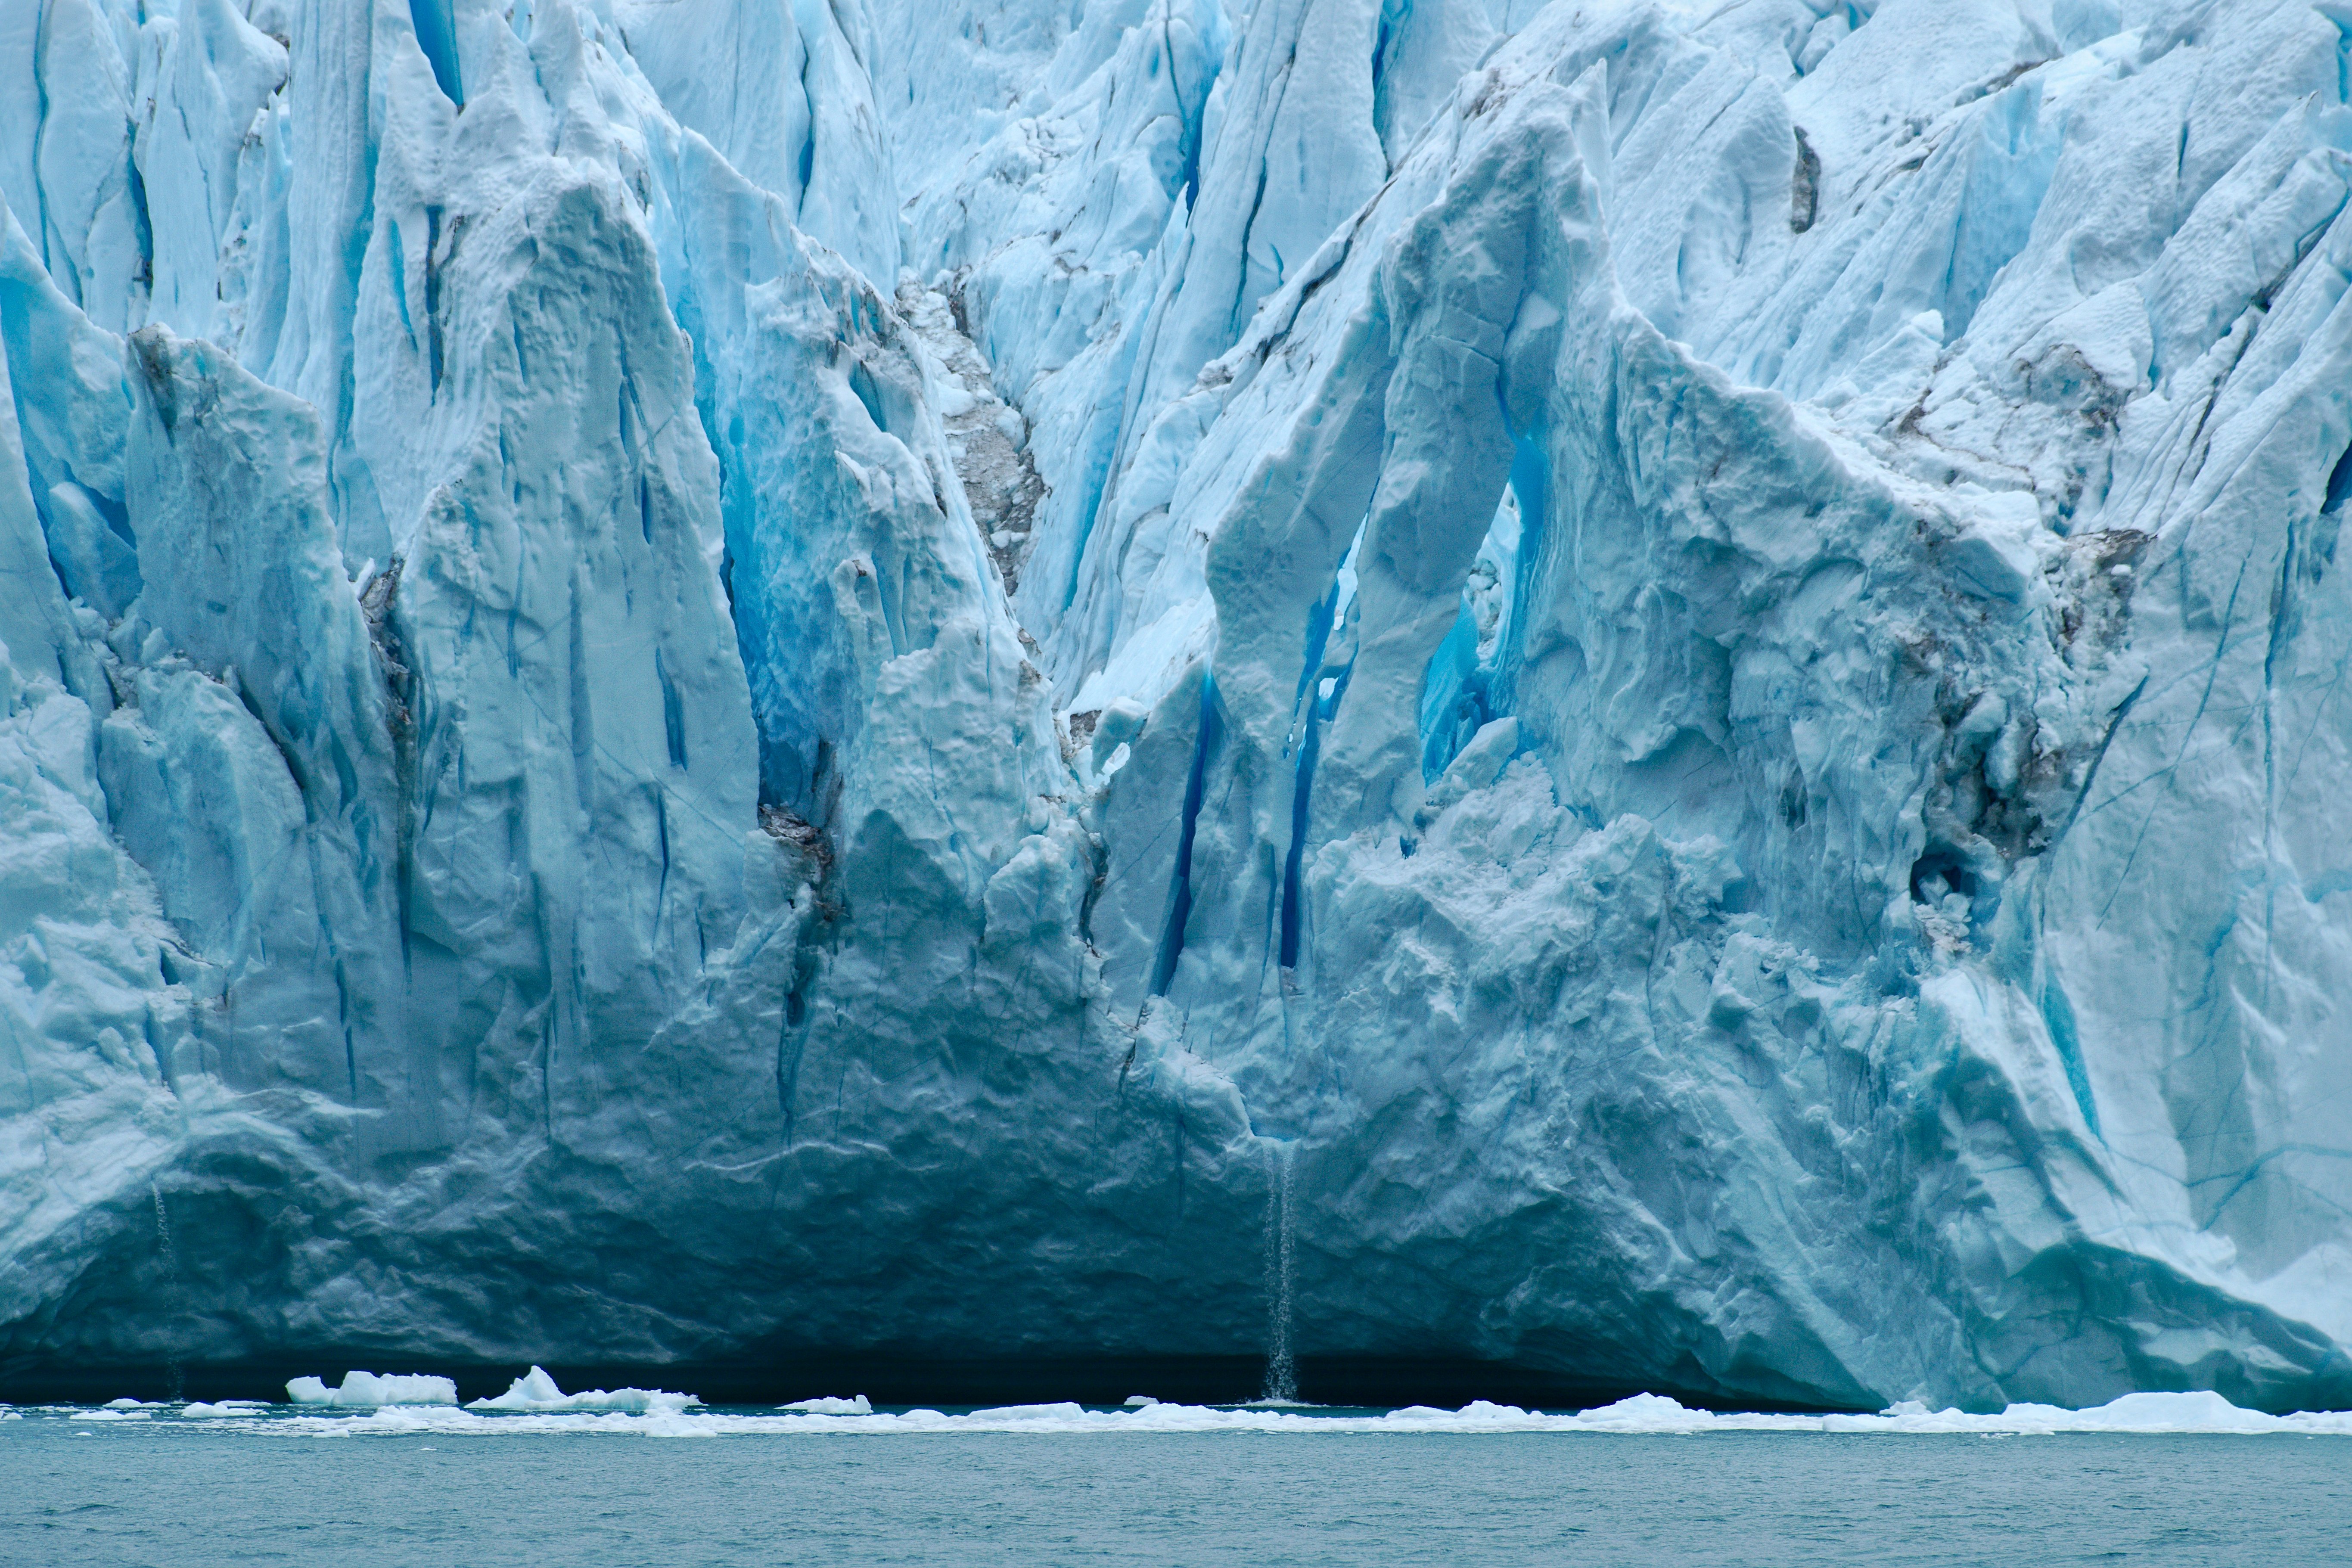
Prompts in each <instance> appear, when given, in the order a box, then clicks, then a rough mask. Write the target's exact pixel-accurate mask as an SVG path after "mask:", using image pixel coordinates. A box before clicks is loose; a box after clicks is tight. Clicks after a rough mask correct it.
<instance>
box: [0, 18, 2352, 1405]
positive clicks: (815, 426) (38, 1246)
mask: <svg viewBox="0 0 2352 1568" xmlns="http://www.w3.org/2000/svg"><path fill="white" fill-rule="evenodd" d="M2342 9H2343V8H2342V7H2340V6H2337V5H2333V4H2324V5H2320V4H2313V3H2312V0H1877V3H1875V4H1864V3H1861V0H1855V3H1852V4H1837V5H1831V4H1829V3H1827V0H1722V3H1716V4H1708V5H1697V4H1695V3H1694V4H1686V3H1684V0H1550V3H1549V4H1542V3H1539V0H1460V3H1458V4H1456V3H1447V4H1443V5H1440V4H1433V3H1430V4H1421V5H1411V4H1404V3H1402V0H925V3H922V4H916V3H913V0H835V3H834V4H832V5H828V6H812V5H787V4H784V3H783V0H446V3H435V4H425V3H422V0H417V3H415V4H412V0H37V3H28V4H22V5H14V6H11V7H8V8H6V11H5V15H0V199H4V200H5V213H0V389H5V396H0V647H4V648H5V652H0V1044H4V1046H5V1048H0V1062H5V1063H8V1064H10V1066H9V1069H8V1070H7V1071H6V1072H5V1073H0V1375H5V1374H6V1373H10V1372H12V1371H19V1370H21V1371H47V1370H53V1369H56V1368H59V1367H67V1366H74V1367H79V1366H126V1365H134V1364H138V1365H148V1364H162V1363H166V1362H169V1363H173V1364H181V1365H199V1364H209V1363H234V1362H238V1361H241V1360H247V1359H250V1358H252V1357H254V1356H257V1355H261V1354H269V1355H280V1356H282V1355H289V1354H293V1355H301V1356H305V1357H308V1356H310V1355H312V1354H317V1355H320V1356H321V1357H324V1356H327V1355H336V1354H341V1351H339V1350H338V1349H337V1347H348V1346H352V1345H364V1346H370V1347H380V1348H383V1354H385V1355H387V1356H391V1357H396V1358H397V1359H398V1360H402V1361H408V1360H410V1358H414V1361H413V1363H412V1364H438V1363H467V1364H485V1363H498V1364H505V1365H509V1366H511V1365H520V1364H525V1363H530V1362H532V1361H534V1360H536V1361H540V1362H547V1363H554V1364H558V1365H562V1364H566V1363H576V1364H603V1365H616V1364H630V1365H645V1366H658V1365H661V1364H663V1363H673V1362H679V1361H689V1360H690V1361H695V1362H699V1363H717V1362H726V1361H729V1360H730V1359H752V1358H790V1357H795V1356H810V1357H813V1356H818V1355H825V1354H840V1353H851V1352H861V1353H862V1352H887V1353H891V1354H898V1355H908V1356H935V1357H943V1358H968V1357H972V1356H982V1355H1003V1356H1020V1357H1030V1358H1044V1357H1059V1356H1084V1355H1118V1356H1122V1357H1124V1356H1149V1355H1171V1356H1178V1355H1233V1354H1258V1353H1274V1352H1278V1351H1279V1352H1288V1353H1295V1354H1296V1355H1297V1357H1299V1358H1303V1359H1304V1360H1305V1361H1306V1362H1307V1364H1308V1365H1310V1366H1311V1365H1312V1364H1313V1363H1314V1360H1315V1358H1317V1357H1321V1356H1350V1357H1413V1356H1439V1357H1444V1358H1451V1359H1482V1360H1491V1361H1502V1362H1510V1363H1517V1364H1518V1365H1520V1366H1522V1367H1524V1368H1527V1369H1528V1370H1529V1371H1531V1372H1535V1373H1545V1374H1553V1375H1559V1376H1563V1377H1568V1378H1582V1379H1587V1380H1594V1381H1606V1382H1608V1383H1610V1384H1616V1385H1627V1384H1636V1385H1648V1386H1651V1387H1654V1388H1658V1389H1662V1390H1670V1391H1680V1392H1682V1393H1684V1394H1692V1395H1705V1396H1707V1397H1710V1398H1714V1399H1717V1400H1728V1401H1731V1402H1734V1403H1736V1402H1738V1401H1739V1400H1743V1399H1750V1400H1757V1401H1764V1402H1774V1403H1780V1404H1790V1405H1802V1404H1806V1403H1815V1404H1820V1405H1825V1406H1826V1405H1834V1406H1843V1407H1853V1408H1881V1407H1886V1406H1889V1405H1895V1406H1897V1413H1895V1414H1890V1415H1886V1416H1885V1417H1866V1418H1865V1417H1853V1418H1849V1417H1835V1418H1832V1419H1837V1420H1847V1419H1864V1420H1872V1421H1883V1422H1885V1423H1887V1424H1890V1425H1892V1426H1900V1424H1901V1423H1902V1422H1904V1421H1906V1420H1911V1419H1914V1417H1915V1415H1916V1416H1917V1418H1919V1419H1929V1417H1927V1416H1925V1415H1919V1414H1918V1413H1917V1412H1913V1413H1911V1414H1903V1413H1902V1411H1904V1410H1907V1409H1908V1406H1905V1405H1900V1403H1899V1402H1904V1401H1912V1402H1916V1403H1918V1404H1919V1405H1922V1406H1923V1407H1925V1406H1934V1407H1936V1408H1937V1409H1941V1408H1943V1407H1945V1406H1952V1407H1955V1408H1959V1409H1964V1410H1968V1411H1974V1412H1979V1413H1980V1414H1983V1415H1985V1416H1986V1418H1991V1417H1990V1412H1994V1411H2000V1410H2002V1409H2004V1408H2005V1407H2006V1408H2007V1409H2009V1410H2010V1411H2011V1413H2012V1415H2013V1414H2014V1412H2015V1411H2017V1410H2020V1409H2026V1408H2029V1407H2032V1408H2041V1407H2044V1406H2047V1407H2049V1408H2053V1409H2059V1410H2092V1411H2097V1410H2102V1409H2104V1410H2106V1411H2108V1412H2110V1413H2115V1412H2120V1413H2121V1414H2118V1415H2115V1417H2114V1418H2115V1419H2116V1420H2126V1419H2127V1420H2133V1421H2158V1422H2160V1421H2166V1420H2176V1419H2177V1420H2180V1421H2188V1422H2192V1423H2193V1422H2195V1421H2209V1422H2210V1421H2218V1420H2222V1419H2224V1417H2223V1416H2221V1415H2213V1414H2212V1411H2213V1410H2214V1409H2219V1408H2220V1407H2219V1406H2213V1407H2210V1408H2208V1407H2206V1406H2198V1407H2197V1409H2200V1410H2204V1411H2205V1414H2203V1415H2198V1414H2196V1413H2195V1411H2194V1410H2190V1407H2189V1406H2179V1407H2178V1408H2176V1407H2175V1406H2171V1405H2162V1406H2158V1405H2132V1404H2130V1403H2129V1401H2130V1400H2131V1399H2147V1398H2156V1397H2158V1395H2156V1394H2151V1393H2149V1392H2148V1391H2152V1390H2171V1391H2176V1392H2174V1393H2171V1394H2164V1395H2162V1397H2163V1398H2168V1399H2176V1400H2178V1399H2185V1398H2209V1399H2225V1400H2227V1401H2230V1402H2232V1404H2231V1408H2239V1407H2242V1408H2243V1409H2245V1410H2252V1409H2255V1408H2257V1407H2259V1408H2261V1409H2269V1410H2285V1409H2292V1408H2295V1407H2297V1406H2305V1407H2310V1408H2321V1407H2341V1406H2347V1405H2352V1370H2347V1368H2352V1361H2347V1353H2352V1220H2347V1215H2352V1137H2347V1125H2352V1122H2348V1121H2347V1114H2346V1107H2347V1105H2352V1015H2347V1011H2346V1004H2345V1002H2344V1000H2343V999H2344V998H2346V997H2347V996H2352V847H2347V842H2346V840H2345V837H2344V836H2343V835H2342V834H2340V833H2336V832H2335V831H2333V830H2332V825H2333V821H2334V816H2335V815H2336V803H2337V802H2338V801H2339V800H2340V799H2341V798H2342V797H2343V796H2344V795H2345V794H2346V792H2347V789H2352V693H2347V688H2346V683H2345V681H2344V679H2343V675H2344V671H2345V669H2346V668H2347V661H2352V599H2347V596H2346V595H2347V586H2346V584H2347V575H2346V574H2343V573H2339V572H2337V571H2336V544H2337V534H2338V531H2339V525H2340V522H2341V519H2342V515H2343V510H2344V508H2345V505H2346V503H2347V500H2352V458H2347V448H2352V301H2347V298H2346V291H2347V279H2352V216H2347V192H2352V68H2347V63H2346V62H2347V59H2352V43H2347V39H2352V21H2347V20H2346V19H2345V18H2344V17H2343V16H2339V13H2340V12H2341V11H2342ZM371 1353H373V1352H371ZM353 1375H354V1376H358V1375H361V1374H356V1373H355V1374H353ZM301 1381H306V1382H309V1383H310V1384H314V1385H315V1387H316V1389H317V1392H318V1394H319V1395H320V1398H321V1399H322V1400H323V1399H326V1398H329V1397H333V1396H338V1395H339V1394H340V1391H330V1390H328V1389H327V1388H326V1387H325V1385H324V1384H320V1383H318V1382H317V1380H315V1379H314V1380H301ZM347 1381H348V1380H347ZM524 1382H525V1384H529V1383H530V1379H528V1378H527V1379H525V1380H524ZM637 1396H638V1391H624V1392H623V1393H621V1394H604V1395H601V1396H599V1395H562V1394H561V1393H560V1391H557V1390H555V1389H554V1388H553V1385H552V1384H551V1383H550V1384H548V1387H547V1389H545V1390H543V1391H542V1390H540V1389H538V1388H537V1387H536V1385H533V1386H531V1387H530V1388H525V1387H522V1386H521V1385H519V1386H518V1389H517V1391H516V1392H515V1393H514V1394H509V1395H506V1396H502V1397H503V1398H505V1399H509V1400H517V1399H520V1400H522V1401H524V1402H525V1403H526V1404H530V1405H532V1406H533V1412H532V1413H530V1414H520V1413H516V1412H513V1411H502V1413H501V1414H499V1415H496V1416H495V1417H492V1416H489V1415H482V1414H478V1413H468V1412H457V1411H448V1412H441V1413H437V1414H436V1415H433V1416H431V1417H430V1419H432V1420H436V1421H437V1420H464V1421H482V1420H489V1419H497V1420H500V1421H542V1420H543V1421H561V1422H575V1421H578V1422H606V1421H624V1422H687V1423H694V1422H707V1421H712V1420H719V1419H725V1418H722V1417H718V1416H710V1415H698V1414H695V1413H693V1412H691V1411H687V1410H683V1409H679V1410H671V1409H667V1408H663V1407H656V1405H651V1404H647V1405H644V1406H643V1407H642V1408H643V1409H644V1411H645V1412H646V1413H645V1414H643V1415H633V1414H630V1411H631V1410H634V1409H636V1408H638V1407H637V1406H634V1405H614V1406H610V1407H599V1408H596V1409H588V1408H584V1407H582V1406H580V1405H578V1404H577V1403H576V1402H577V1401H578V1400H580V1399H583V1398H593V1397H602V1398H604V1399H606V1400H608V1401H609V1400H626V1399H630V1398H635V1397H637ZM643 1397H644V1398H646V1399H647V1400H656V1399H666V1398H670V1397H675V1396H668V1395H655V1394H643ZM454 1398H455V1393H454V1389H451V1390H450V1392H449V1394H448V1400H449V1401H451V1402H454ZM559 1399H560V1400H562V1401H564V1402H565V1404H564V1405H563V1406H562V1408H560V1409H558V1408H543V1409H542V1408H538V1407H539V1406H542V1405H548V1404H549V1402H550V1401H552V1400H559ZM2119 1399H2120V1400H2123V1401H2124V1403H2122V1404H2113V1405H2110V1404H2108V1403H2107V1402H2109V1401H2116V1400H2119ZM376 1403H381V1401H377V1402H376ZM827 1408H829V1406H828V1407H827ZM1179 1408H1180V1407H1172V1406H1165V1405H1155V1406H1149V1407H1143V1408H1140V1409H1139V1410H1138V1411H1136V1412H1133V1413H1129V1414H1122V1415H1116V1416H1113V1415H1100V1416H1097V1415H1095V1414H1092V1413H1081V1415H1080V1416H1078V1417H1071V1418H1070V1419H1077V1420H1083V1421H1085V1422H1093V1421H1096V1420H1097V1419H1100V1420H1118V1421H1124V1422H1143V1421H1150V1420H1167V1421H1175V1420H1178V1419H1179V1416H1178V1415H1177V1410H1178V1409H1179ZM1656 1409H1657V1407H1651V1406H1643V1407H1641V1409H1637V1410H1633V1411H1631V1412H1630V1413H1629V1412H1625V1411H1621V1412H1620V1415H1619V1416H1617V1417H1612V1419H1624V1420H1633V1419H1637V1418H1638V1419H1641V1420H1650V1419H1652V1418H1653V1417H1655V1418H1656V1419H1659V1420H1665V1419H1667V1417H1666V1416H1664V1415H1657V1414H1656ZM1644 1411H1648V1412H1649V1413H1650V1414H1647V1415H1645V1414H1643V1412H1644ZM2167 1411H2169V1412H2171V1414H2169V1415H2168V1414H2165V1412H2167ZM2181 1411H2189V1414H2188V1415H2182V1414H2180V1412H2181ZM1160 1412H1167V1413H1168V1414H1167V1415H1164V1416H1163V1415H1160V1414H1158V1413H1160ZM118 1414H121V1415H140V1414H144V1413H143V1412H128V1411H126V1412H121V1413H118ZM1409 1414H1410V1413H1408V1415H1409ZM1603 1414H1605V1413H1587V1415H1586V1416H1583V1417H1578V1418H1576V1419H1579V1420H1583V1421H1587V1422H1588V1423H1589V1422H1591V1421H1597V1420H1599V1419H1601V1415H1603ZM1244 1415H1246V1416H1247V1417H1248V1418H1249V1419H1252V1420H1265V1421H1269V1422H1279V1421H1284V1420H1289V1419H1294V1418H1296V1419H1307V1418H1308V1417H1305V1416H1295V1415H1293V1414H1292V1413H1288V1412H1283V1411H1255V1412H1244V1413H1226V1414H1220V1415H1216V1417H1215V1418H1216V1419H1218V1420H1226V1419H1229V1418H1230V1419H1236V1420H1238V1419H1241V1418H1242V1417H1243V1416H1244ZM1183 1418H1184V1419H1190V1418H1191V1417H1183ZM1406 1418H1407V1417H1406V1416H1405V1415H1399V1416H1393V1417H1388V1418H1385V1419H1389V1420H1403V1419H1406ZM1469 1418H1470V1417H1467V1416H1462V1415H1455V1416H1449V1417H1447V1419H1465V1420H1466V1419H1469ZM1480 1418H1482V1419H1483V1418H1484V1417H1480ZM1672 1418H1673V1419H1675V1420H1687V1421H1693V1422H1696V1421H1699V1420H1701V1419H1702V1418H1701V1417H1700V1416H1698V1415H1693V1414H1691V1413H1690V1412H1687V1411H1685V1412H1684V1413H1683V1415H1678V1416H1674V1417H1672ZM1977 1418H1978V1417H1976V1416H1969V1417H1968V1419H1977ZM321 1419H329V1420H338V1421H398V1420H411V1419H425V1417H419V1416H416V1415H415V1412H413V1411H411V1410H408V1409H407V1408H405V1407H404V1406H394V1407H391V1408H389V1409H386V1410H380V1411H378V1412H377V1414H376V1415H369V1416H342V1415H336V1416H327V1417H321ZM762 1419H776V1420H803V1421H826V1422H838V1421H866V1420H871V1421H875V1422H886V1421H907V1420H911V1419H913V1418H912V1417H904V1416H887V1415H850V1414H847V1413H835V1414H819V1413H808V1414H803V1415H793V1416H777V1417H763V1418H762ZM940 1419H942V1420H950V1419H952V1420H970V1419H973V1418H971V1417H940ZM1013 1419H1014V1418H1013V1417H1012V1416H1009V1415H1008V1416H1004V1417H1003V1420H1004V1421H1007V1422H1011V1421H1013ZM1037 1419H1044V1418H1040V1417H1029V1416H1024V1417H1021V1418H1020V1420H1022V1421H1024V1422H1034V1420H1037ZM1052 1419H1056V1420H1058V1419H1063V1417H1059V1416H1056V1417H1053V1418H1052ZM1202 1419H1207V1417H1205V1416H1204V1417H1202ZM1528 1419H1531V1420H1532V1419H1537V1418H1536V1417H1528ZM1542 1419H1546V1420H1549V1419H1553V1418H1551V1417H1543V1418H1542ZM1562 1419H1565V1418H1562ZM1704 1419H1706V1420H1708V1421H1714V1420H1717V1419H1723V1420H1728V1419H1731V1418H1728V1417H1725V1418H1717V1417H1705V1418H1704ZM1742 1419H1746V1418H1742ZM1756 1419H1767V1418H1761V1417H1759V1418H1756ZM1769 1419H1779V1418H1777V1417H1774V1418H1769ZM1933 1419H1937V1420H1940V1419H1943V1417H1941V1416H1937V1417H1933ZM1953 1419H1955V1420H1958V1419H1959V1417H1957V1416H1955V1417H1953ZM2000 1419H2010V1417H2007V1416H2004V1417H2000ZM2015 1419H2016V1421H2018V1422H2022V1421H2025V1420H2026V1419H2027V1418H2026V1417H2023V1416H2017V1417H2016V1418H2015ZM2053 1419H2056V1417H2053ZM2066 1419H2070V1420H2074V1419H2079V1420H2088V1419H2090V1416H2089V1415H2083V1416H2079V1417H2074V1416H2070V1417H2066ZM2227 1419H2230V1420H2234V1419H2237V1417H2235V1416H2228V1417H2227ZM2248 1419H2253V1417H2251V1416H2249V1417H2248ZM2013 1425H2014V1424H2013ZM632 1429H635V1428H632ZM692 1429H696V1430H699V1429H701V1428H699V1427H695V1428H692ZM1024 1429H1025V1428H1024ZM1383 1429H1386V1428H1383ZM2004 1429H2007V1428H2004ZM2016 1429H2020V1430H2022V1429H2025V1428H2024V1427H2021V1426H2020V1427H2017V1428H2016Z"/></svg>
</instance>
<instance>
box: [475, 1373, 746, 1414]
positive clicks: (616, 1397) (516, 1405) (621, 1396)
mask: <svg viewBox="0 0 2352 1568" xmlns="http://www.w3.org/2000/svg"><path fill="white" fill-rule="evenodd" d="M701 1403H702V1401H701V1400H699V1399H698V1398H696V1397H695V1396H694V1395H693V1394H665V1393H662V1392H660V1391H658V1390H656V1389H649V1388H615V1389H612V1390H610V1391H607V1390H604V1389H602V1388H593V1389H590V1390H589V1391H588V1392H587V1393H585V1394H566V1393H564V1392H563V1390H562V1389H561V1388H558V1387H557V1386H556V1385H555V1379H553V1378H551V1377H550V1376H549V1375H548V1374H547V1373H545V1372H544V1371H543V1370H541V1368H539V1367H536V1366H534V1367H532V1368H531V1369H530V1371H529V1372H527V1373H523V1374H522V1375H521V1376H520V1377H519V1378H516V1379H515V1380H514V1386H513V1387H511V1388H509V1389H508V1390H507V1391H506V1392H505V1393H504V1394H499V1396H498V1397H497V1398H495V1399H476V1400H472V1401H470V1402H468V1403H467V1406H466V1408H467V1409H468V1410H528V1411H535V1412H544V1411H553V1410H621V1411H627V1412H629V1413H630V1414H632V1415H646V1414H648V1413H655V1412H658V1413H662V1414H675V1413H677V1411H680V1410H686V1409H690V1408H691V1407H693V1406H695V1405H699V1404H701Z"/></svg>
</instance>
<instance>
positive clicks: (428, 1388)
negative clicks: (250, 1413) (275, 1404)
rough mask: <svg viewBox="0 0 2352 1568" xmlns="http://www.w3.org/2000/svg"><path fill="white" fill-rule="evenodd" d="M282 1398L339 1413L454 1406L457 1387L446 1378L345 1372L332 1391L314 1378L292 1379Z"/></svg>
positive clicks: (293, 1402) (297, 1403)
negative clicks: (330, 1408) (379, 1408)
mask: <svg viewBox="0 0 2352 1568" xmlns="http://www.w3.org/2000/svg"><path fill="white" fill-rule="evenodd" d="M286 1397H287V1399H288V1400H289V1402H290V1403H292V1404H295V1405H327V1406H331V1407H332V1408H335V1409H339V1410H373V1409H376V1408H378V1407H380V1406H383V1405H455V1404H457V1384H455V1383H453V1382H451V1381H450V1380H449V1379H448V1378H446V1377H432V1376H426V1375H422V1374H382V1373H373V1372H347V1373H343V1381H342V1383H341V1384H340V1385H339V1386H337V1387H334V1388H329V1387H328V1386H327V1385H326V1384H325V1383H323V1382H321V1381H320V1379H318V1378H315V1377H298V1378H295V1379H294V1380H293V1381H292V1382H290V1383H289V1384H287V1385H286Z"/></svg>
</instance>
